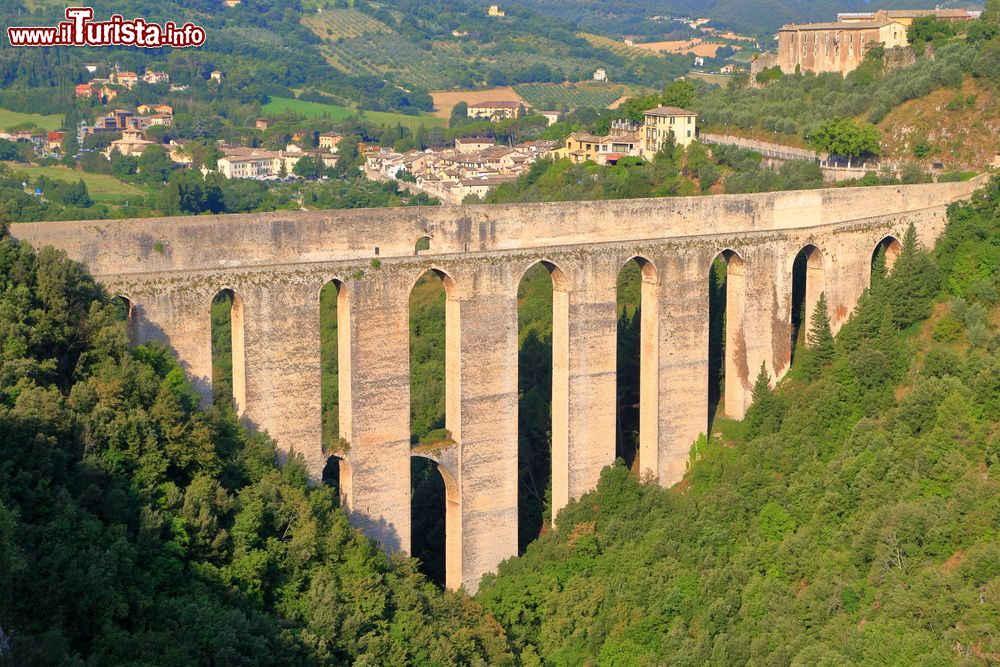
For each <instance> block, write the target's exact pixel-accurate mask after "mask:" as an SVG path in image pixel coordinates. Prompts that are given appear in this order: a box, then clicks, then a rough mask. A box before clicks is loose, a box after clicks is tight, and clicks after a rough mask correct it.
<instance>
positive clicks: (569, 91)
mask: <svg viewBox="0 0 1000 667" xmlns="http://www.w3.org/2000/svg"><path fill="white" fill-rule="evenodd" d="M514 91H515V92H516V93H518V94H519V95H520V96H521V97H522V98H524V99H525V100H527V101H528V102H529V103H530V104H531V106H533V107H535V108H536V109H545V110H557V109H561V108H563V107H564V106H565V107H566V108H568V109H578V108H580V107H591V108H594V109H603V108H605V107H607V106H608V105H610V104H613V103H614V102H615V100H617V99H619V98H620V97H622V95H623V93H624V92H625V87H624V86H622V85H620V84H617V85H616V84H613V83H600V82H594V83H579V84H573V83H524V84H520V85H517V86H514Z"/></svg>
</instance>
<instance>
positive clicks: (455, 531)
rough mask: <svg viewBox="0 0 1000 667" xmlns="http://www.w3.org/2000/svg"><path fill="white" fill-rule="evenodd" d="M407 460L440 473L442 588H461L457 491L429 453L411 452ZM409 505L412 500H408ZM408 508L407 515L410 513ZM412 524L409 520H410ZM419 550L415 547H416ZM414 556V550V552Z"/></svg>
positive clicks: (452, 478) (449, 473) (451, 475)
mask: <svg viewBox="0 0 1000 667" xmlns="http://www.w3.org/2000/svg"><path fill="white" fill-rule="evenodd" d="M410 458H411V460H423V461H426V462H428V463H429V464H430V465H432V466H433V467H434V468H435V469H436V470H437V472H438V473H439V474H440V477H441V481H442V482H443V484H444V498H443V500H444V549H443V553H442V555H443V556H444V585H445V588H447V589H448V590H457V589H458V588H460V587H461V586H462V504H461V491H460V487H459V485H458V481H457V479H456V477H455V474H454V473H453V472H452V471H450V470H448V468H447V466H445V464H444V463H443V462H442V461H441V460H439V457H438V456H436V455H434V454H433V453H431V452H413V453H411V454H410ZM411 502H412V500H411ZM412 509H413V508H412V505H411V512H412ZM411 525H412V521H411ZM415 537H416V536H415V535H411V543H412V544H415V545H419V544H420V540H419V539H414V538H415ZM418 548H419V547H418ZM414 555H417V554H416V549H414Z"/></svg>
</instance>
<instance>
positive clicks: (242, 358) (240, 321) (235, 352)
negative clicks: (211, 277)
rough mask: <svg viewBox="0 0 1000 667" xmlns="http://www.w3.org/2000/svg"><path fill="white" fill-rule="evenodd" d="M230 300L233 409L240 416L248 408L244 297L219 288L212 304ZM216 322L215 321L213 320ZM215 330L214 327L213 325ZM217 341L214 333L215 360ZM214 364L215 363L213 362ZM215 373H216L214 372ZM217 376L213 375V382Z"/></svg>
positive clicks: (231, 290) (233, 291)
mask: <svg viewBox="0 0 1000 667" xmlns="http://www.w3.org/2000/svg"><path fill="white" fill-rule="evenodd" d="M225 301H228V303H229V330H230V335H229V346H230V347H229V349H230V354H231V358H232V375H231V377H232V385H233V392H232V393H233V395H232V401H233V409H234V410H235V411H236V414H237V415H238V416H242V415H243V413H244V411H245V410H246V403H247V384H246V382H247V381H246V347H245V344H244V341H245V323H244V321H245V312H244V311H245V307H244V303H243V297H242V296H240V294H239V293H238V292H236V291H235V290H234V289H232V288H230V287H225V288H223V289H221V290H219V291H218V292H217V293H216V294H215V296H214V297H213V298H212V305H213V309H214V307H215V306H216V305H217V304H219V303H222V302H225ZM213 324H214V322H213ZM213 332H214V327H213ZM216 342H221V341H216V340H215V337H214V335H213V353H212V356H213V362H214V358H215V356H216V353H217V350H216V349H215V347H216V345H215V343H216ZM213 366H215V364H214V363H213ZM213 375H214V373H213ZM214 382H215V378H214V377H213V383H214Z"/></svg>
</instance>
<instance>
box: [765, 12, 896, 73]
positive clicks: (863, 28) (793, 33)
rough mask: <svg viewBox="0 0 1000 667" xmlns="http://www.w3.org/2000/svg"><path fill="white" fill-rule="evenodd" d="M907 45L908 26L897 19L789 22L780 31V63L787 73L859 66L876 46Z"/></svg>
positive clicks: (850, 68)
mask: <svg viewBox="0 0 1000 667" xmlns="http://www.w3.org/2000/svg"><path fill="white" fill-rule="evenodd" d="M878 44H882V45H884V46H885V48H887V49H891V48H893V47H896V46H906V45H907V44H908V42H907V39H906V26H905V25H903V24H902V23H900V22H898V21H857V22H831V23H804V24H802V25H795V24H790V25H786V26H784V27H782V28H781V30H779V31H778V66H779V67H780V68H781V71H782V72H784V73H785V74H794V73H796V72H815V73H817V74H819V73H822V72H837V73H838V74H841V75H844V74H847V73H848V72H850V71H852V70H854V69H856V68H857V67H858V65H860V64H861V63H862V62H863V61H864V59H865V54H866V53H867V52H868V50H869V49H871V48H872V47H873V46H876V45H878Z"/></svg>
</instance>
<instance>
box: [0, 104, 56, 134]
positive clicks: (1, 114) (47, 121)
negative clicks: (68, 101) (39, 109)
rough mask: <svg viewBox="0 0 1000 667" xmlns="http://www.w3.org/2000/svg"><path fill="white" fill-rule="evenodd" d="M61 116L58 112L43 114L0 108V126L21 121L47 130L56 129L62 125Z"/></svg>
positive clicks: (7, 125)
mask: <svg viewBox="0 0 1000 667" xmlns="http://www.w3.org/2000/svg"><path fill="white" fill-rule="evenodd" d="M62 122H63V117H62V115H60V114H52V115H50V116H43V115H41V114H37V113H21V112H19V111H8V110H7V109H0V128H3V129H7V128H8V127H14V126H15V125H20V124H21V123H34V124H35V125H37V126H38V127H41V128H44V129H46V130H49V131H54V130H58V129H59V127H60V126H61V125H62Z"/></svg>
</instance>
